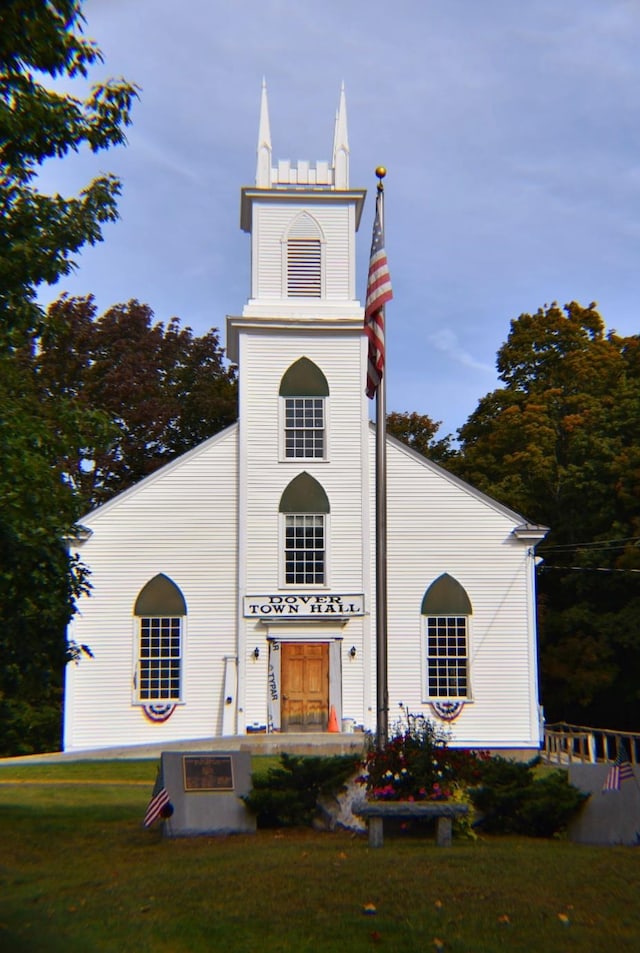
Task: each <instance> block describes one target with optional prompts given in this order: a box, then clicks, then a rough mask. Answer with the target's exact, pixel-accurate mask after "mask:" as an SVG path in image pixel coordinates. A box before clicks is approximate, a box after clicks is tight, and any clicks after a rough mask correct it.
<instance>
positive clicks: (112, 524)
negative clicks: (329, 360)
mask: <svg viewBox="0 0 640 953" xmlns="http://www.w3.org/2000/svg"><path fill="white" fill-rule="evenodd" d="M236 448H237V428H236V427H235V426H234V427H231V428H229V429H228V430H226V431H224V432H223V433H222V434H219V435H218V436H216V437H213V438H212V439H211V440H209V441H206V442H205V443H204V444H202V445H201V446H200V447H198V448H197V449H196V450H195V451H191V452H190V453H188V454H185V455H184V456H182V457H180V458H179V459H178V460H176V461H174V462H173V463H171V464H169V465H168V466H166V467H163V468H162V469H161V470H159V471H156V473H154V474H152V476H151V477H148V478H147V479H146V480H143V481H142V482H141V483H139V484H138V485H137V486H135V487H134V488H132V489H131V490H128V491H126V492H125V493H123V494H121V495H120V496H119V497H117V498H115V499H114V500H113V501H111V502H110V503H108V504H106V505H105V506H103V507H101V508H100V509H98V510H96V511H94V513H92V514H89V516H87V517H86V518H85V519H84V520H83V524H84V525H85V526H87V528H89V529H90V530H91V531H92V533H93V535H92V537H91V538H90V539H89V540H88V541H87V542H86V543H84V544H83V546H82V548H81V550H80V554H81V557H82V559H83V561H84V562H85V563H86V564H87V565H88V566H89V568H90V569H91V572H92V576H91V581H92V585H93V587H94V588H93V590H92V593H91V595H90V596H89V597H87V598H83V599H82V600H81V601H80V605H79V610H80V611H79V613H78V615H77V616H76V617H75V619H74V621H73V624H72V627H71V630H70V636H71V638H73V639H74V640H75V641H76V642H78V643H86V644H88V645H89V647H90V649H91V651H92V653H93V655H94V658H93V659H89V658H82V660H81V661H80V662H79V664H78V665H77V666H76V665H70V666H68V681H67V692H66V711H65V718H66V723H65V747H66V748H67V749H73V748H76V749H81V748H85V747H100V746H106V745H114V744H115V745H117V744H140V743H146V742H151V741H169V740H174V739H177V738H200V737H212V736H214V735H216V734H219V733H220V730H221V716H222V709H221V702H222V687H223V679H224V656H225V655H233V654H234V653H235V641H236V639H235V623H236V597H235V592H236V571H235V554H236V549H237V533H236V512H237V467H236ZM158 573H165V574H166V575H167V576H169V578H170V579H172V580H173V582H174V583H175V584H176V585H177V586H178V587H179V588H180V590H181V591H182V593H183V595H184V598H185V601H186V604H187V611H188V616H187V621H186V632H185V635H184V648H183V658H184V669H183V686H184V694H183V700H184V705H181V706H178V708H177V709H176V711H175V712H174V714H173V715H172V716H171V718H170V719H169V720H168V721H167V722H165V723H162V724H154V723H151V722H149V721H148V720H147V719H146V718H145V716H144V715H143V713H142V710H141V708H140V707H139V706H137V705H134V704H132V698H133V695H132V678H133V670H134V660H135V640H136V630H135V620H134V617H133V609H134V605H135V601H136V598H137V596H138V593H139V592H140V590H141V589H142V588H143V586H144V585H145V584H146V583H147V582H148V581H149V580H150V579H151V578H153V577H154V576H155V575H156V574H158Z"/></svg>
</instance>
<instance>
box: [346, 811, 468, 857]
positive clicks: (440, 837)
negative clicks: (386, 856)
mask: <svg viewBox="0 0 640 953" xmlns="http://www.w3.org/2000/svg"><path fill="white" fill-rule="evenodd" d="M352 810H353V813H354V814H356V815H357V816H358V817H364V818H366V819H367V821H368V825H369V847H382V845H383V842H384V838H383V828H382V825H383V821H384V818H385V817H393V818H396V819H399V820H403V821H405V820H413V819H415V818H424V817H426V818H435V819H436V844H437V846H438V847H451V840H452V832H451V822H452V820H453V818H454V817H462V816H463V815H465V814H468V812H469V808H468V807H467V805H466V804H452V803H450V802H449V801H357V802H356V803H355V804H354V805H353V808H352Z"/></svg>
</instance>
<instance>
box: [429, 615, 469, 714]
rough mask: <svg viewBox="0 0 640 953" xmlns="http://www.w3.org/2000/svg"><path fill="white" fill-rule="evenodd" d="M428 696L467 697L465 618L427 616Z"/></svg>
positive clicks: (467, 663) (441, 698)
mask: <svg viewBox="0 0 640 953" xmlns="http://www.w3.org/2000/svg"><path fill="white" fill-rule="evenodd" d="M426 628H427V697H428V698H430V699H432V698H435V699H438V700H440V701H441V700H443V699H456V698H467V697H468V665H469V653H468V648H467V617H466V616H428V617H427V620H426Z"/></svg>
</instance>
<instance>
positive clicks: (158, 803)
mask: <svg viewBox="0 0 640 953" xmlns="http://www.w3.org/2000/svg"><path fill="white" fill-rule="evenodd" d="M169 804H170V802H169V795H168V793H167V789H166V788H164V787H161V788H160V790H159V791H158V792H157V793H156V794H154V795H153V797H152V798H151V800H150V801H149V806H148V807H147V813H146V814H145V816H144V821H143V824H144V826H145V827H151V825H152V824H154V823H155V822H156V821H157V820H158V818H160V817H163V816H164V814H163V812H164V811H165V810H166V809H167V807H168V805H169ZM171 813H173V811H172V812H171Z"/></svg>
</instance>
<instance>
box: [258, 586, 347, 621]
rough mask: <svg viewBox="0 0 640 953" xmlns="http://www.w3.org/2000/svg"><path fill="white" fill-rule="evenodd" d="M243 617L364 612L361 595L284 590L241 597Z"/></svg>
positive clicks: (300, 616) (343, 614) (314, 615)
mask: <svg viewBox="0 0 640 953" xmlns="http://www.w3.org/2000/svg"><path fill="white" fill-rule="evenodd" d="M244 614H245V616H258V617H260V618H265V617H266V616H279V615H280V616H297V617H298V618H299V619H317V618H318V616H334V617H335V616H351V615H364V595H363V594H362V593H361V594H360V595H355V596H342V595H329V593H311V594H309V595H304V594H302V595H301V594H299V593H293V592H292V593H287V594H279V595H271V596H245V597H244Z"/></svg>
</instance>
